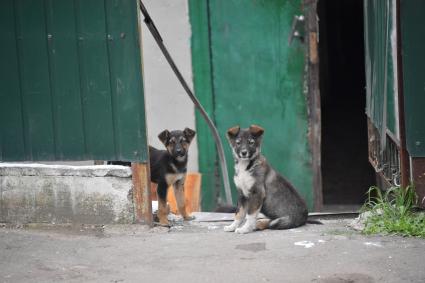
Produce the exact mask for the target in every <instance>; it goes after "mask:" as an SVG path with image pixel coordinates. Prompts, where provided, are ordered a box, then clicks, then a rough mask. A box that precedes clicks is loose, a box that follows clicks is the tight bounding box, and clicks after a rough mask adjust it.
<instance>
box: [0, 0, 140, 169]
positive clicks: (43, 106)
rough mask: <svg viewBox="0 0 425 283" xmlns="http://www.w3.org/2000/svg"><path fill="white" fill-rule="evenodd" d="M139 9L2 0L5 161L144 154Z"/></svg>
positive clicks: (96, 0)
mask: <svg viewBox="0 0 425 283" xmlns="http://www.w3.org/2000/svg"><path fill="white" fill-rule="evenodd" d="M137 11H138V6H137V1H136V0H122V1H116V0H91V1H83V0H73V1H71V0H44V1H42V0H16V1H14V0H4V1H1V3H0V34H1V37H0V62H1V64H0V77H1V78H2V79H1V80H0V133H1V137H0V141H1V143H0V144H1V150H0V160H3V161H8V160H84V159H99V160H129V161H145V160H146V158H147V153H146V149H147V148H146V129H145V112H144V98H143V84H142V75H141V58H140V46H139V33H138V21H137Z"/></svg>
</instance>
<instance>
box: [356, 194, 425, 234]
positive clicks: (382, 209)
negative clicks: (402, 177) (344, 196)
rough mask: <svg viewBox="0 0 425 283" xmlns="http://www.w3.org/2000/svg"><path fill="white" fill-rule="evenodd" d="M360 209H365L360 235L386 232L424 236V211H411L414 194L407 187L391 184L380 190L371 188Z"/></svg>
mask: <svg viewBox="0 0 425 283" xmlns="http://www.w3.org/2000/svg"><path fill="white" fill-rule="evenodd" d="M367 194H368V199H367V201H366V203H365V204H364V205H363V208H362V211H363V212H369V214H370V215H369V216H368V217H367V219H366V222H365V229H364V230H363V233H364V234H389V235H401V236H413V237H421V238H425V213H423V212H421V213H420V212H415V210H417V207H416V206H415V204H416V201H417V196H416V193H415V189H414V188H413V187H412V186H408V187H407V188H405V189H403V188H401V187H392V188H390V189H388V190H387V191H385V192H382V191H381V190H380V189H379V188H378V187H371V188H370V189H369V191H368V193H367Z"/></svg>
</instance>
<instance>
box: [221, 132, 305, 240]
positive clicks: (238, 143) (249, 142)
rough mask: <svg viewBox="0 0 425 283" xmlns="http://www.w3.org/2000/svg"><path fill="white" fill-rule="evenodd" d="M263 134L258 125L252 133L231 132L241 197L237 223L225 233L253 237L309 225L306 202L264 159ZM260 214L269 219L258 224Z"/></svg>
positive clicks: (228, 134)
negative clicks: (261, 232)
mask: <svg viewBox="0 0 425 283" xmlns="http://www.w3.org/2000/svg"><path fill="white" fill-rule="evenodd" d="M263 133H264V130H263V129H262V128H261V127H259V126H256V125H252V126H251V127H249V128H248V129H240V127H239V126H235V127H233V128H230V129H229V130H228V131H227V137H228V140H229V142H230V145H231V147H232V150H233V156H234V160H235V176H234V181H235V185H236V187H237V189H238V194H239V197H238V212H237V213H236V215H235V220H234V221H233V223H232V224H230V225H229V226H225V227H224V231H228V232H233V231H234V232H236V233H249V232H252V231H254V230H255V229H259V230H261V229H266V228H270V229H289V228H294V227H298V226H301V225H304V224H305V223H306V221H307V215H308V212H307V207H306V204H305V202H304V200H303V199H302V198H301V197H300V195H299V194H298V193H297V191H296V190H295V188H294V187H293V186H292V185H291V184H290V183H289V182H288V181H287V180H286V179H285V178H284V177H282V176H281V175H280V174H279V173H278V172H277V171H276V170H274V169H273V168H272V167H271V166H270V165H269V164H268V163H267V161H266V159H265V158H264V156H262V155H261V138H262V136H263ZM259 212H261V213H263V214H264V215H265V216H266V217H267V219H261V220H257V215H258V213H259ZM245 218H246V221H245V222H244V223H243V221H244V220H245ZM239 226H241V227H239Z"/></svg>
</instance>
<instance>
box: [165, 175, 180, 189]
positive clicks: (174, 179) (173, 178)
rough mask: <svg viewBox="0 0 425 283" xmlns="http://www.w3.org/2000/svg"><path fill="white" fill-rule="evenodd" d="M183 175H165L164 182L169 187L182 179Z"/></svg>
mask: <svg viewBox="0 0 425 283" xmlns="http://www.w3.org/2000/svg"><path fill="white" fill-rule="evenodd" d="M183 177H184V174H182V173H179V174H167V175H165V180H166V181H167V184H168V185H169V186H170V185H172V184H174V183H175V182H177V181H179V180H181V179H183Z"/></svg>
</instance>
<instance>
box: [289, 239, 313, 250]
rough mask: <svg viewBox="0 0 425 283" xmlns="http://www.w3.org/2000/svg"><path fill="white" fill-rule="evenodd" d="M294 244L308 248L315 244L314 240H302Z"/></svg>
mask: <svg viewBox="0 0 425 283" xmlns="http://www.w3.org/2000/svg"><path fill="white" fill-rule="evenodd" d="M294 245H296V246H303V247H304V248H306V249H308V248H311V247H313V246H314V243H313V242H310V241H301V242H295V243H294Z"/></svg>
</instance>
